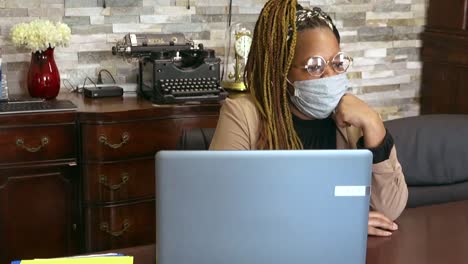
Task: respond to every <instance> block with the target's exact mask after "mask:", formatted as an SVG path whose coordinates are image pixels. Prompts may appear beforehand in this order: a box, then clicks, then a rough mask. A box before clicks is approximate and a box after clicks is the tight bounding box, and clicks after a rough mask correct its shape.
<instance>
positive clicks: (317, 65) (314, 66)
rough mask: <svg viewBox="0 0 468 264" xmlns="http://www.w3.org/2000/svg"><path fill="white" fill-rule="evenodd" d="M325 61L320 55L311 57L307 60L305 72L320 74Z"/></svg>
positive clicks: (323, 68)
mask: <svg viewBox="0 0 468 264" xmlns="http://www.w3.org/2000/svg"><path fill="white" fill-rule="evenodd" d="M326 64H327V62H326V61H325V60H323V59H322V58H321V57H311V58H310V59H309V60H308V61H307V72H308V73H309V74H310V75H312V76H320V75H322V73H323V71H324V70H325V66H326Z"/></svg>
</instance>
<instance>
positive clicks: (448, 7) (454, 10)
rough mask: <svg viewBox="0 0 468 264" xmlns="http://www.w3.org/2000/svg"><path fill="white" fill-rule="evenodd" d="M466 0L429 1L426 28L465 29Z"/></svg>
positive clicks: (467, 0) (467, 3)
mask: <svg viewBox="0 0 468 264" xmlns="http://www.w3.org/2000/svg"><path fill="white" fill-rule="evenodd" d="M467 5H468V0H449V1H447V0H430V2H429V7H428V17H427V27H429V28H442V29H444V28H445V29H458V30H465V29H466V19H467V18H466V16H467V13H466V10H467Z"/></svg>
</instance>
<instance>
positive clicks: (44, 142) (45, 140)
mask: <svg viewBox="0 0 468 264" xmlns="http://www.w3.org/2000/svg"><path fill="white" fill-rule="evenodd" d="M47 144H49V138H48V137H42V138H41V144H40V145H39V146H37V147H28V146H26V145H24V139H22V138H18V139H16V146H18V147H19V148H22V149H25V150H26V151H28V152H31V153H34V152H38V151H39V150H41V149H42V148H43V147H45V146H46V145H47Z"/></svg>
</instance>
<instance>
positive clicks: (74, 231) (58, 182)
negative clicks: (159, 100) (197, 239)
mask: <svg viewBox="0 0 468 264" xmlns="http://www.w3.org/2000/svg"><path fill="white" fill-rule="evenodd" d="M59 99H68V100H71V101H73V102H74V103H75V104H76V105H77V106H78V109H77V111H74V112H40V113H12V114H6V115H1V116H0V135H1V137H0V149H1V151H2V154H1V155H0V263H9V262H10V261H11V260H13V259H29V258H51V257H58V256H67V255H76V254H82V253H85V252H91V251H92V252H95V251H102V250H110V249H114V248H124V247H134V246H139V245H145V244H151V243H155V232H156V230H155V216H156V214H155V191H154V190H155V164H154V155H155V153H156V152H158V151H160V150H171V149H175V148H176V144H177V141H178V139H179V136H180V134H181V131H182V130H183V129H187V128H213V127H215V126H216V123H217V120H218V113H219V107H220V104H194V105H159V106H156V105H152V104H151V102H149V101H147V100H143V99H141V98H137V97H123V98H120V97H118V98H101V99H89V98H83V96H82V95H78V94H68V93H62V94H60V96H59Z"/></svg>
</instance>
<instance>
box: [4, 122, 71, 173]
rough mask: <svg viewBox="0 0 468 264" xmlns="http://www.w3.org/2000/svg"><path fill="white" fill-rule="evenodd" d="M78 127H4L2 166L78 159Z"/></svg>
mask: <svg viewBox="0 0 468 264" xmlns="http://www.w3.org/2000/svg"><path fill="white" fill-rule="evenodd" d="M76 130H77V129H76V126H75V125H74V124H71V125H43V126H33V127H24V126H23V127H9V128H0V149H1V150H2V155H0V163H3V164H5V163H26V162H33V161H34V162H39V161H54V160H73V159H74V160H76V134H77V131H76Z"/></svg>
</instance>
